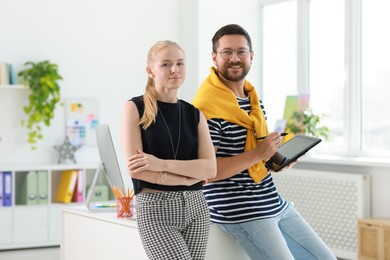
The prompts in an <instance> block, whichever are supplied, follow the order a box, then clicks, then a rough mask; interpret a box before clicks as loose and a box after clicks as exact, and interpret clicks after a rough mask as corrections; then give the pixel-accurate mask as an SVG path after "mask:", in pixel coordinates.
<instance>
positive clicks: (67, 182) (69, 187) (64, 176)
mask: <svg viewBox="0 0 390 260" xmlns="http://www.w3.org/2000/svg"><path fill="white" fill-rule="evenodd" d="M77 174H78V171H77V170H66V171H62V172H61V179H60V183H59V185H58V189H57V193H56V199H55V200H56V202H63V203H70V202H72V197H73V193H74V189H75V187H76V182H77Z"/></svg>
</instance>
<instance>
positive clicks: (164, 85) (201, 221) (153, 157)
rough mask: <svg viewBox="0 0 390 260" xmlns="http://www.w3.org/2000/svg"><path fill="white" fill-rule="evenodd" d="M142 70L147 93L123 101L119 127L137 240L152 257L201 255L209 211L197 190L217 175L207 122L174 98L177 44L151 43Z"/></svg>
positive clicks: (181, 60)
mask: <svg viewBox="0 0 390 260" xmlns="http://www.w3.org/2000/svg"><path fill="white" fill-rule="evenodd" d="M146 72H147V74H148V81H147V84H146V90H145V93H144V95H143V96H138V97H134V98H132V99H131V100H129V101H128V102H126V103H125V105H124V107H123V111H122V127H121V139H122V141H121V142H122V149H123V153H124V156H125V158H127V162H126V163H127V166H128V170H129V173H130V176H131V178H132V181H133V186H134V190H135V194H136V210H137V223H138V230H139V233H140V236H141V240H142V244H143V246H144V250H145V252H146V254H147V255H148V257H149V259H204V257H205V254H206V247H207V240H208V234H209V228H210V216H209V210H208V207H207V204H206V201H205V199H204V195H203V193H202V191H201V188H202V183H203V182H204V181H205V180H207V179H209V178H213V177H214V176H215V174H216V159H215V152H214V148H213V144H212V142H211V138H210V134H209V130H208V126H207V122H206V119H205V117H204V115H203V114H202V113H201V112H200V111H199V110H198V109H196V108H195V107H194V106H193V105H191V104H189V103H187V102H185V101H183V100H180V99H178V97H177V93H178V90H179V88H180V86H181V85H182V84H183V82H184V79H185V76H186V67H185V54H184V51H183V50H182V49H181V48H180V46H179V45H178V44H176V43H174V42H172V41H160V42H157V43H156V44H154V45H153V46H152V47H151V48H150V50H149V53H148V58H147V67H146Z"/></svg>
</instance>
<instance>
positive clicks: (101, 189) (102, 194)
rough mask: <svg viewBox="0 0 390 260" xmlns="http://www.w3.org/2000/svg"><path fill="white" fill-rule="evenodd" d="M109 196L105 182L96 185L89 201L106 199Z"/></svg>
mask: <svg viewBox="0 0 390 260" xmlns="http://www.w3.org/2000/svg"><path fill="white" fill-rule="evenodd" d="M109 197H110V193H109V188H108V186H107V185H105V184H100V185H96V186H95V189H94V191H93V194H92V199H91V201H93V202H97V201H108V200H109Z"/></svg>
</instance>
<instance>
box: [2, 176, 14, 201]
mask: <svg viewBox="0 0 390 260" xmlns="http://www.w3.org/2000/svg"><path fill="white" fill-rule="evenodd" d="M3 185H4V186H3V194H4V195H3V205H4V206H12V175H11V172H3Z"/></svg>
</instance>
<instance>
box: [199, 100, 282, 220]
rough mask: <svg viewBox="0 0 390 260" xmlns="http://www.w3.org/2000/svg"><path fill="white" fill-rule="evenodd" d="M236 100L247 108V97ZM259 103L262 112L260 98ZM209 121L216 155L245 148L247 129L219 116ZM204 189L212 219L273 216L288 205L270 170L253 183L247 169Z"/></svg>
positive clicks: (248, 105) (246, 218) (235, 152)
mask: <svg viewBox="0 0 390 260" xmlns="http://www.w3.org/2000/svg"><path fill="white" fill-rule="evenodd" d="M237 101H238V103H239V105H240V107H241V108H242V109H243V110H245V111H246V112H248V113H249V112H250V102H249V97H247V98H237ZM260 105H261V109H262V110H263V112H264V115H265V111H264V106H263V103H262V101H261V100H260ZM208 124H209V130H210V134H211V138H212V140H213V144H214V146H215V147H217V148H218V150H217V154H216V156H217V157H229V156H233V155H237V154H240V153H243V152H244V147H245V140H246V132H247V130H246V129H245V128H244V127H242V126H239V125H236V124H233V123H231V122H228V121H225V120H223V119H219V118H210V119H209V120H208ZM203 193H204V195H205V197H206V200H207V203H208V205H209V209H210V217H211V221H212V222H215V223H223V224H233V223H241V222H246V221H251V220H255V219H261V218H269V217H274V216H276V215H278V214H279V213H281V212H282V211H283V210H284V209H285V208H286V207H287V203H286V201H285V200H284V199H283V198H282V197H281V196H279V194H278V192H277V190H276V187H275V184H274V181H273V179H272V175H271V174H270V173H268V175H267V176H266V177H265V178H264V179H263V180H262V181H261V182H259V183H258V184H256V183H254V182H253V180H252V178H251V177H250V176H249V173H248V170H244V171H243V172H241V173H237V174H236V175H234V176H232V177H230V178H228V179H225V180H220V181H216V182H211V183H208V184H206V185H205V186H204V187H203Z"/></svg>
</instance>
